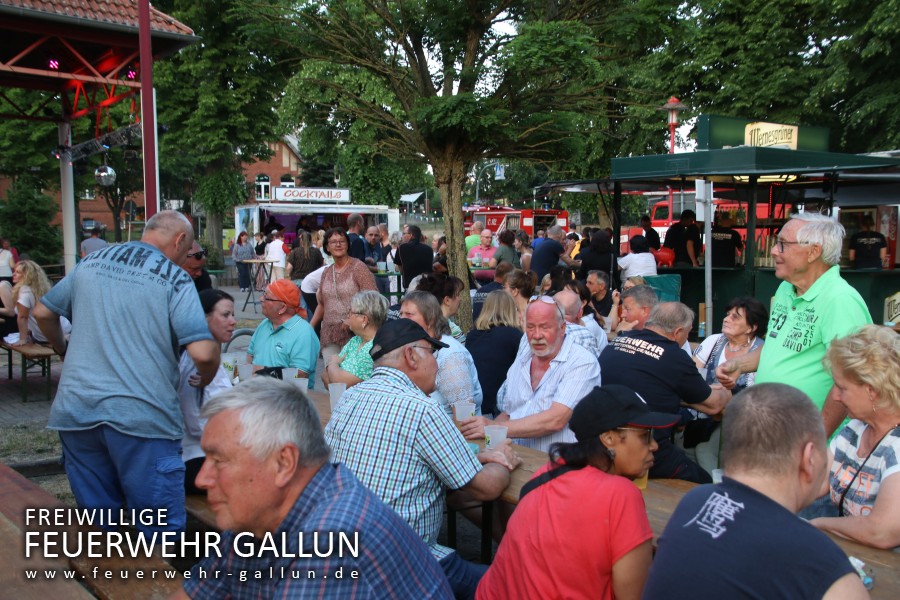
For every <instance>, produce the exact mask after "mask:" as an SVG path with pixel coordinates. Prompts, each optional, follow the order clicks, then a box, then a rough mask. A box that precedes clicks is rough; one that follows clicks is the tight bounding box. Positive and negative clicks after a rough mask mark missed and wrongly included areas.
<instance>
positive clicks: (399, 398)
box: [325, 319, 521, 598]
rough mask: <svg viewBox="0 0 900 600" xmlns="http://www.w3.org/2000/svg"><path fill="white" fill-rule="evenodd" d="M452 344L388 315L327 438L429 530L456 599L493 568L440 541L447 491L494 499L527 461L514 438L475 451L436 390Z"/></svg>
mask: <svg viewBox="0 0 900 600" xmlns="http://www.w3.org/2000/svg"><path fill="white" fill-rule="evenodd" d="M446 347H447V345H446V344H444V343H442V342H441V341H439V340H436V339H434V338H432V337H430V336H429V335H428V334H427V333H426V332H425V330H424V329H423V328H422V327H421V326H419V325H418V324H417V323H415V322H414V321H411V320H409V319H397V320H395V321H388V322H387V323H385V324H384V325H382V326H381V328H380V329H379V330H378V333H376V334H375V338H374V339H373V340H372V350H371V352H370V354H371V355H372V359H373V361H374V363H375V369H374V371H373V372H372V377H371V378H369V379H367V380H366V381H363V382H362V383H358V384H356V385H355V386H353V387H352V388H350V389H348V390H347V391H346V392H345V393H344V395H343V396H341V401H340V403H339V404H338V405H337V406H336V407H335V409H334V411H333V412H332V413H331V420H330V421H329V422H328V425H327V426H326V427H325V441H326V442H327V443H328V445H329V446H330V447H331V450H332V454H331V459H332V461H334V462H336V463H342V464H344V465H345V466H346V467H348V468H349V469H350V470H351V471H352V472H353V474H354V475H356V477H357V479H359V480H360V481H361V482H362V483H363V485H365V486H366V487H367V488H369V489H370V490H372V491H373V492H374V493H375V495H376V496H378V497H379V498H381V499H382V500H383V501H384V502H385V504H387V505H388V506H390V507H391V508H393V509H394V511H396V512H397V514H399V515H400V516H401V517H403V518H404V519H405V520H406V521H407V522H408V523H409V524H410V526H411V527H412V528H413V529H414V530H415V531H416V533H418V534H419V535H420V536H422V539H423V540H424V541H425V544H426V545H427V546H428V547H429V548H430V549H431V553H432V555H433V556H434V557H435V558H436V559H437V560H438V562H439V563H440V565H441V567H442V568H443V569H444V573H445V574H446V575H447V580H448V581H449V582H450V587H451V588H452V589H453V593H454V595H455V596H456V597H457V598H474V596H475V589H476V587H477V586H478V582H479V581H480V580H481V577H482V576H483V575H484V572H485V571H486V570H487V567H486V566H484V565H476V564H473V563H469V562H467V561H465V560H463V559H461V558H460V557H459V555H458V554H457V553H456V552H454V551H453V550H451V549H450V548H446V547H444V546H441V545H440V544H438V543H437V536H438V532H439V531H440V528H441V522H442V520H443V511H444V499H445V496H446V493H447V490H461V491H462V492H465V493H466V496H467V497H468V498H469V499H472V500H477V501H487V500H494V499H496V498H498V497H499V496H500V494H501V493H502V492H503V490H504V489H505V488H506V487H507V486H508V485H509V476H510V475H509V474H510V472H511V471H513V470H514V469H515V468H516V467H517V466H518V465H519V463H520V462H521V459H519V457H518V456H516V455H515V453H514V452H513V451H512V449H511V447H510V444H509V442H506V443H504V444H503V445H502V446H500V447H499V448H495V449H493V450H488V449H484V450H482V451H480V452H478V454H477V455H476V454H473V453H472V451H471V449H470V448H469V446H468V444H466V441H465V439H463V436H462V435H461V434H460V431H459V429H457V427H456V425H455V424H454V423H453V421H452V420H450V419H448V418H447V413H446V411H445V408H444V406H443V405H441V404H440V403H439V402H437V401H436V400H434V399H432V398H430V397H429V396H428V394H431V393H432V392H433V391H434V389H435V376H436V375H437V368H438V367H437V360H436V359H435V357H434V352H435V351H436V350H438V349H439V348H446Z"/></svg>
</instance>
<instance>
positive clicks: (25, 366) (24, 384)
mask: <svg viewBox="0 0 900 600" xmlns="http://www.w3.org/2000/svg"><path fill="white" fill-rule="evenodd" d="M22 402H28V359H27V358H25V355H24V354H23V355H22Z"/></svg>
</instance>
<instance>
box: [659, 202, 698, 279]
mask: <svg viewBox="0 0 900 600" xmlns="http://www.w3.org/2000/svg"><path fill="white" fill-rule="evenodd" d="M665 246H666V248H671V249H672V250H673V251H674V252H675V266H676V267H699V266H700V263H699V262H698V260H697V257H698V256H700V248H701V243H700V229H698V228H697V214H696V213H695V212H694V211H692V210H690V209H688V210H685V211H683V212H682V213H681V220H679V221H678V222H677V223H675V224H674V225H672V226H671V227H669V231H667V232H666V243H665Z"/></svg>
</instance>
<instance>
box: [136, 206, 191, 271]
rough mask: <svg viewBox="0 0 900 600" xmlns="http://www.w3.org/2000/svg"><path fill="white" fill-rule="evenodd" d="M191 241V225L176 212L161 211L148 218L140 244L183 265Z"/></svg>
mask: <svg viewBox="0 0 900 600" xmlns="http://www.w3.org/2000/svg"><path fill="white" fill-rule="evenodd" d="M193 240H194V227H193V225H191V222H190V221H189V220H188V218H187V217H185V216H184V215H183V214H181V213H180V212H178V211H176V210H162V211H160V212H158V213H156V214H155V215H153V216H152V217H150V220H148V221H147V224H146V225H145V226H144V233H143V235H141V241H142V242H144V243H145V244H150V245H151V246H155V247H156V248H159V249H160V251H162V253H163V254H165V256H166V258H168V259H169V260H171V261H172V262H174V263H175V264H177V265H180V264H183V263H184V259H185V258H187V254H188V252H189V251H190V248H191V242H192V241H193Z"/></svg>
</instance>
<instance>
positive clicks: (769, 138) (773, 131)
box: [744, 121, 799, 150]
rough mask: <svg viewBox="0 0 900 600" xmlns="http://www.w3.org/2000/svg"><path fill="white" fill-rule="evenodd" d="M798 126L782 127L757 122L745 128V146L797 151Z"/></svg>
mask: <svg viewBox="0 0 900 600" xmlns="http://www.w3.org/2000/svg"><path fill="white" fill-rule="evenodd" d="M798 129H799V128H798V127H797V126H796V125H781V124H780V123H764V122H762V121H757V122H756V123H749V124H747V125H746V126H745V127H744V145H745V146H758V147H773V146H776V147H779V148H790V149H791V150H796V149H797V132H798Z"/></svg>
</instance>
